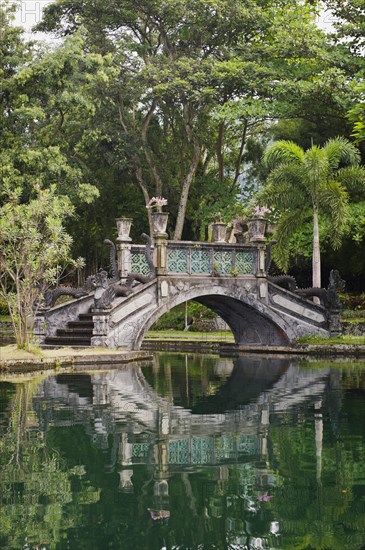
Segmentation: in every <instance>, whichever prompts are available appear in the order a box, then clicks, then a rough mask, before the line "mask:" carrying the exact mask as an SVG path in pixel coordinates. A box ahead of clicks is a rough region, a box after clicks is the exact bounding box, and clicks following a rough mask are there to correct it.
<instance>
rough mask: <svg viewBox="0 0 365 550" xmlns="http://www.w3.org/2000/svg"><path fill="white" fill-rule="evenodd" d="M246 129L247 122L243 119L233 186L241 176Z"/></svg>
mask: <svg viewBox="0 0 365 550" xmlns="http://www.w3.org/2000/svg"><path fill="white" fill-rule="evenodd" d="M247 127H248V123H247V120H246V119H245V120H244V123H243V129H242V136H241V145H240V150H239V153H238V157H237V162H236V173H235V176H234V184H236V183H237V181H238V178H239V177H240V175H241V163H242V157H243V150H244V148H245V144H246V136H247Z"/></svg>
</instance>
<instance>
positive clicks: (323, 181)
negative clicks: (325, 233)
mask: <svg viewBox="0 0 365 550" xmlns="http://www.w3.org/2000/svg"><path fill="white" fill-rule="evenodd" d="M359 160H360V155H359V152H358V150H357V149H356V147H355V146H354V145H353V144H352V143H350V142H349V141H348V140H346V139H344V138H336V139H332V140H329V141H328V142H327V143H326V144H325V145H324V147H322V148H320V147H318V146H316V145H313V146H312V147H311V148H310V149H308V150H307V151H304V150H303V149H302V148H301V147H299V146H298V145H296V144H295V143H294V142H290V141H278V142H275V143H273V144H272V145H270V146H269V147H268V148H267V149H266V151H265V154H264V162H265V164H266V165H267V167H268V168H269V170H270V172H269V176H268V180H267V185H266V186H265V187H264V189H263V190H262V192H260V193H259V195H258V200H260V201H265V202H267V203H268V204H270V205H271V206H272V207H274V208H275V211H276V213H277V214H278V216H279V221H278V224H277V230H276V236H277V240H278V243H277V247H276V260H277V263H278V264H279V266H280V267H281V268H283V269H284V270H286V269H287V266H288V261H289V256H290V249H289V239H290V236H291V235H292V234H293V232H294V231H295V230H296V229H298V228H299V227H300V226H301V225H302V224H303V223H304V222H305V220H306V219H308V217H309V216H311V218H312V224H313V225H312V227H313V241H312V242H313V259H312V277H313V286H314V287H320V286H321V259H320V236H319V216H320V213H323V214H324V215H325V216H326V217H328V219H329V220H330V223H331V227H332V244H333V246H334V247H338V246H339V244H340V242H341V236H342V234H343V232H344V229H345V227H346V222H347V217H348V212H349V200H348V191H347V190H353V189H354V188H357V189H358V192H359V193H360V194H365V170H364V169H363V168H362V167H360V166H358V164H359Z"/></svg>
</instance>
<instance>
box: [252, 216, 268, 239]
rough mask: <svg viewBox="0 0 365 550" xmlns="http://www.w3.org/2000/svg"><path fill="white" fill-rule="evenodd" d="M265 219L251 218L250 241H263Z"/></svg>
mask: <svg viewBox="0 0 365 550" xmlns="http://www.w3.org/2000/svg"><path fill="white" fill-rule="evenodd" d="M266 225H267V221H266V220H264V218H252V219H251V220H250V233H251V237H250V241H251V242H254V241H265V231H266Z"/></svg>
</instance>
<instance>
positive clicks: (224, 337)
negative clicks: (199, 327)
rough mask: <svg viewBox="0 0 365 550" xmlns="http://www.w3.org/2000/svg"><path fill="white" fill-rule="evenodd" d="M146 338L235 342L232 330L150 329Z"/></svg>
mask: <svg viewBox="0 0 365 550" xmlns="http://www.w3.org/2000/svg"><path fill="white" fill-rule="evenodd" d="M145 340H155V341H156V340H182V341H189V342H202V341H203V342H234V337H233V334H232V333H231V332H230V331H219V332H190V331H184V330H150V331H148V332H147V334H146V336H145Z"/></svg>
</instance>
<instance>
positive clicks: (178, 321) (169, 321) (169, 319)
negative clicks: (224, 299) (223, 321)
mask: <svg viewBox="0 0 365 550" xmlns="http://www.w3.org/2000/svg"><path fill="white" fill-rule="evenodd" d="M186 313H187V318H188V319H187V320H188V324H189V325H191V324H193V325H194V322H195V321H198V320H200V319H214V318H215V317H216V316H217V315H216V313H214V312H213V311H212V310H211V309H208V308H207V307H205V306H203V305H201V304H198V303H195V302H188V309H187V312H186V306H185V303H184V304H180V305H178V306H176V307H174V308H173V309H171V310H170V311H168V312H167V313H165V314H164V315H163V316H162V317H160V319H158V320H157V321H156V322H155V323H154V324H153V325H152V327H151V330H167V329H171V330H184V328H185V316H186Z"/></svg>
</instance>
